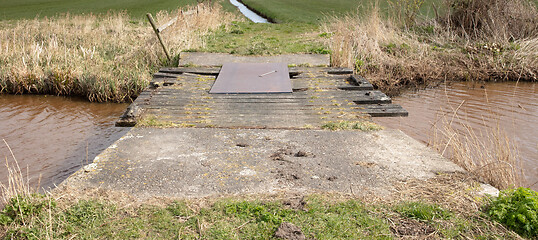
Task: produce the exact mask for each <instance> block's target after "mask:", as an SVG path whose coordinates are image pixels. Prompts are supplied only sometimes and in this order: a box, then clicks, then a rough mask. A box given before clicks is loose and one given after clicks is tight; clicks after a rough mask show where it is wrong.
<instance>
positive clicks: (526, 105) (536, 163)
mask: <svg viewBox="0 0 538 240" xmlns="http://www.w3.org/2000/svg"><path fill="white" fill-rule="evenodd" d="M537 93H538V84H537V83H528V82H525V83H515V82H510V83H485V84H481V83H453V84H450V85H448V86H443V87H439V88H435V89H426V90H420V91H417V92H410V93H406V94H403V95H402V96H400V97H396V98H394V99H393V100H394V102H395V103H396V104H400V105H402V106H403V107H404V108H405V109H406V110H408V111H409V117H407V118H376V119H375V121H376V122H378V123H380V124H382V125H384V126H388V127H390V128H397V129H401V130H402V131H404V132H405V133H407V134H408V135H410V136H411V137H413V138H415V139H417V140H420V141H423V142H428V141H429V140H430V139H431V137H432V134H433V124H434V123H435V122H436V121H439V116H440V115H443V114H451V113H452V109H456V108H457V107H458V106H459V105H460V104H461V103H462V102H463V101H464V103H463V105H462V107H461V109H460V110H459V111H458V113H459V114H460V115H461V116H463V118H464V119H465V120H466V121H468V122H469V123H470V125H471V126H472V127H473V128H474V129H476V130H477V131H480V129H484V126H491V125H492V124H497V121H496V120H497V119H499V120H500V121H499V122H500V126H501V127H502V128H503V129H504V130H505V131H506V132H507V133H508V135H509V137H511V139H512V140H514V141H515V142H516V143H517V146H518V150H519V156H520V158H521V160H522V163H523V167H524V169H525V174H526V180H527V183H528V184H529V185H530V184H532V183H534V182H536V181H538V94H537ZM532 188H533V189H535V190H538V184H535V185H534V186H533V187H532Z"/></svg>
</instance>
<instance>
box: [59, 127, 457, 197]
mask: <svg viewBox="0 0 538 240" xmlns="http://www.w3.org/2000/svg"><path fill="white" fill-rule="evenodd" d="M438 172H463V170H462V169H461V168H460V167H458V166H456V165H455V164H454V163H452V162H450V161H448V160H446V159H445V158H443V157H442V156H440V155H439V154H437V153H436V152H434V151H433V150H431V149H429V148H427V147H426V146H424V145H423V144H421V143H419V142H417V141H416V140H413V139H412V138H410V137H409V136H407V135H405V134H404V133H402V132H401V131H399V130H382V131H376V132H359V131H336V132H331V131H323V130H267V129H210V128H167V129H155V128H133V129H131V130H130V131H129V132H128V133H127V134H126V135H125V136H124V137H122V138H121V139H119V140H118V141H117V142H116V143H115V144H113V145H112V146H110V147H109V148H108V149H106V150H105V151H104V152H103V153H101V154H100V155H99V156H97V157H96V158H95V160H94V162H93V163H92V164H90V165H88V166H86V167H84V168H83V169H81V170H79V171H78V172H76V173H75V174H73V175H72V176H70V177H69V178H68V179H67V180H65V181H64V182H63V183H62V185H66V186H69V187H75V188H82V189H83V188H86V187H89V188H95V187H100V188H104V189H109V190H116V191H123V192H126V193H129V194H132V195H134V196H137V197H138V198H140V199H145V198H150V197H180V198H198V197H207V196H222V195H237V194H258V193H264V194H270V193H281V192H290V193H309V192H319V191H326V192H342V193H352V194H354V195H367V194H368V195H370V194H377V195H380V196H381V195H385V194H388V193H389V192H390V191H391V184H392V183H394V181H405V180H407V179H414V178H419V179H426V178H430V177H433V176H435V174H436V173H438Z"/></svg>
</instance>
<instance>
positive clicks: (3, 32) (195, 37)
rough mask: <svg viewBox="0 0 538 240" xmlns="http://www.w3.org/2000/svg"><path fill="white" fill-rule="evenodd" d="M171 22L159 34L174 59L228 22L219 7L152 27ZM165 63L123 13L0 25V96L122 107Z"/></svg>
mask: <svg viewBox="0 0 538 240" xmlns="http://www.w3.org/2000/svg"><path fill="white" fill-rule="evenodd" d="M184 12H189V13H192V14H184ZM175 15H179V21H178V22H177V23H176V24H175V25H173V26H172V27H170V28H168V29H166V30H165V32H164V33H163V38H164V40H165V42H166V44H167V45H168V46H169V48H170V51H171V53H172V54H175V55H177V54H179V52H180V51H181V50H183V49H188V48H194V47H198V46H200V45H202V44H203V42H202V38H201V36H203V35H205V34H207V33H208V31H209V30H211V29H213V28H216V27H218V26H220V25H222V24H224V23H228V22H230V21H231V20H232V19H234V18H235V16H233V15H231V14H230V13H226V12H224V11H223V10H222V9H221V7H220V5H217V4H216V5H212V6H210V5H208V4H203V3H202V4H200V5H198V6H195V7H191V8H186V9H179V10H177V11H175V12H171V13H169V12H160V13H159V14H157V16H156V20H157V22H158V23H160V24H163V23H165V22H167V21H168V20H169V19H171V18H172V17H173V16H175ZM165 59H166V58H165V57H164V54H163V52H162V49H161V48H160V46H159V45H158V41H157V39H156V37H155V34H154V33H153V30H152V29H151V27H150V26H149V24H148V23H147V21H140V20H134V19H131V18H130V17H129V16H128V15H127V14H125V13H110V14H106V15H91V14H90V15H66V16H63V17H57V18H51V19H47V18H45V19H34V20H19V21H15V22H13V21H11V22H0V93H2V92H8V93H16V94H20V93H47V94H55V95H81V96H84V97H86V98H88V99H89V100H90V101H98V102H103V101H115V102H123V101H129V100H130V99H131V98H132V97H134V96H136V95H137V94H138V93H139V92H140V91H142V89H143V88H144V87H145V86H146V85H147V83H148V81H149V80H150V76H151V73H152V72H153V71H155V69H156V68H157V67H158V66H161V65H163V64H166V61H165Z"/></svg>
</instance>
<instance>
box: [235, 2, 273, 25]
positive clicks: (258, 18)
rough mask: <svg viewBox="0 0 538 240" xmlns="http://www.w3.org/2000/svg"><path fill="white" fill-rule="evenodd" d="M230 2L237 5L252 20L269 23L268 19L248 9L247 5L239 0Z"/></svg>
mask: <svg viewBox="0 0 538 240" xmlns="http://www.w3.org/2000/svg"><path fill="white" fill-rule="evenodd" d="M230 3H231V4H232V5H234V6H236V7H237V8H238V9H239V11H240V12H241V13H242V14H243V15H245V17H247V18H248V19H250V21H253V22H255V23H269V21H267V19H265V18H264V17H262V16H260V15H258V14H256V13H255V12H253V11H252V10H250V9H248V8H247V6H245V4H243V3H241V2H239V1H237V0H230Z"/></svg>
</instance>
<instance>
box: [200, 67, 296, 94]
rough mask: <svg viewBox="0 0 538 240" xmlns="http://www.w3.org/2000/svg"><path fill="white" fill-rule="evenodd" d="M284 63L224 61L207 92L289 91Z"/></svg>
mask: <svg viewBox="0 0 538 240" xmlns="http://www.w3.org/2000/svg"><path fill="white" fill-rule="evenodd" d="M291 92H292V88H291V80H290V75H289V72H288V66H287V65H286V64H285V63H226V64H224V65H223V66H222V68H221V70H220V73H219V75H218V76H217V80H215V83H214V84H213V86H212V87H211V90H210V91H209V93H291Z"/></svg>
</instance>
